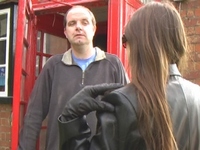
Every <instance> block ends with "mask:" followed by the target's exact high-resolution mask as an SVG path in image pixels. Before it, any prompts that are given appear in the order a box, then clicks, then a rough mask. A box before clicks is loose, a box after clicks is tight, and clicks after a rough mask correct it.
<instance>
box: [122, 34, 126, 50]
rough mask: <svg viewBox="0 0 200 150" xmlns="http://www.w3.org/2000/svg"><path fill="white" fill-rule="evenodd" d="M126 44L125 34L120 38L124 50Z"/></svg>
mask: <svg viewBox="0 0 200 150" xmlns="http://www.w3.org/2000/svg"><path fill="white" fill-rule="evenodd" d="M126 42H127V38H126V36H125V34H123V36H122V45H123V47H124V48H126Z"/></svg>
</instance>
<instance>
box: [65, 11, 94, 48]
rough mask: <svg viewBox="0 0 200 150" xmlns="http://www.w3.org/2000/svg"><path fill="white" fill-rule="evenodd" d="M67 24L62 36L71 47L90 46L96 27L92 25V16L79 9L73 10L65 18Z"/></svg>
mask: <svg viewBox="0 0 200 150" xmlns="http://www.w3.org/2000/svg"><path fill="white" fill-rule="evenodd" d="M66 17H67V18H66V19H67V23H66V27H65V31H64V34H65V36H66V37H67V39H68V40H69V42H70V43H71V45H87V44H91V43H92V40H93V37H94V34H95V31H96V26H94V25H93V24H92V16H91V15H90V14H89V12H88V11H87V10H86V9H84V8H81V7H77V8H73V9H72V10H70V11H69V12H68V15H67V16H66Z"/></svg>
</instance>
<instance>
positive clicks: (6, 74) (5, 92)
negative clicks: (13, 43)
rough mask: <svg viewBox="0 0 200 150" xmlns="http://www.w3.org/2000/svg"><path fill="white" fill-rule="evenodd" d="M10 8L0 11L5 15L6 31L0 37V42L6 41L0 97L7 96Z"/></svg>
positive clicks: (0, 65)
mask: <svg viewBox="0 0 200 150" xmlns="http://www.w3.org/2000/svg"><path fill="white" fill-rule="evenodd" d="M10 11H11V9H10V8H6V9H2V10H0V15H4V14H7V30H6V37H0V41H5V40H6V58H5V64H0V68H1V67H5V90H4V91H0V97H5V96H8V74H9V66H8V64H9V50H10V45H9V43H10V39H9V37H10Z"/></svg>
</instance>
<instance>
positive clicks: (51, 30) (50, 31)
mask: <svg viewBox="0 0 200 150" xmlns="http://www.w3.org/2000/svg"><path fill="white" fill-rule="evenodd" d="M77 4H78V5H84V6H86V7H88V8H89V9H90V10H91V11H92V12H93V13H94V15H95V17H96V19H97V32H96V35H95V37H94V45H97V46H99V47H101V48H102V49H105V50H106V51H107V52H109V53H114V54H116V55H118V56H119V58H120V59H121V60H122V62H123V64H124V66H125V68H126V67H127V60H126V58H125V50H124V49H123V47H122V41H121V37H122V34H123V29H124V26H125V24H126V22H127V20H128V19H129V18H130V16H131V15H132V14H133V13H134V11H135V10H136V9H137V8H139V7H140V6H141V3H140V2H139V0H19V3H18V23H17V35H16V36H17V37H16V51H15V66H14V85H13V87H15V88H14V89H13V122H12V123H13V124H12V141H11V142H12V143H11V149H12V150H16V149H17V145H18V136H19V130H20V126H21V124H22V121H23V117H24V114H25V112H26V106H27V103H28V98H29V95H30V92H31V90H32V87H33V85H34V81H35V79H36V78H37V75H38V74H39V72H40V70H41V69H42V66H43V64H44V63H45V61H46V60H47V59H48V58H49V57H50V56H52V55H54V54H56V53H60V52H61V51H59V49H56V50H52V49H51V48H47V46H48V45H49V44H52V43H56V42H55V41H57V42H58V43H57V45H51V46H53V47H57V46H60V45H62V44H63V43H65V44H66V45H65V44H64V45H63V47H64V48H63V47H62V48H63V50H64V51H66V50H67V48H68V45H69V44H67V41H65V37H64V34H63V25H62V23H63V14H64V13H65V12H66V11H67V10H68V9H69V8H70V7H71V6H73V5H77ZM52 39H53V40H54V42H51V41H52ZM60 41H61V42H62V41H63V42H62V43H59V42H60ZM99 41H101V43H99ZM45 128H46V125H45V122H44V123H43V127H42V128H41V134H40V138H39V139H38V146H37V149H38V150H43V146H44V143H43V142H44V141H45V140H44V135H45ZM40 139H43V140H40Z"/></svg>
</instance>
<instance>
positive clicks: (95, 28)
mask: <svg viewBox="0 0 200 150" xmlns="http://www.w3.org/2000/svg"><path fill="white" fill-rule="evenodd" d="M93 30H94V33H95V32H96V30H97V26H96V25H95V26H94V29H93Z"/></svg>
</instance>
